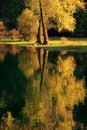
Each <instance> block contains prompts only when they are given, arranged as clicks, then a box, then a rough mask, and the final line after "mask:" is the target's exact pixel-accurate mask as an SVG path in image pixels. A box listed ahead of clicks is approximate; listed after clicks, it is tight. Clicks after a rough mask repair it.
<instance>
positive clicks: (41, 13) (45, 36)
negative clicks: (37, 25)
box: [39, 0, 48, 44]
mask: <svg viewBox="0 0 87 130" xmlns="http://www.w3.org/2000/svg"><path fill="white" fill-rule="evenodd" d="M39 5H40V17H41V20H42V29H43V37H44V42H43V44H47V43H48V34H47V29H46V23H45V18H44V10H43V6H42V0H39Z"/></svg>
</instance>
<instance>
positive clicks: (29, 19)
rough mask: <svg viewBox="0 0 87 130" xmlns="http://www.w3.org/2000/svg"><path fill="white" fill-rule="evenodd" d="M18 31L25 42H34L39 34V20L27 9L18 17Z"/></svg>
mask: <svg viewBox="0 0 87 130" xmlns="http://www.w3.org/2000/svg"><path fill="white" fill-rule="evenodd" d="M18 30H19V32H20V34H22V36H23V38H24V40H32V39H34V38H35V37H36V35H37V32H38V19H37V17H36V16H35V15H34V14H33V12H32V11H31V10H29V9H25V10H24V11H23V13H22V14H21V15H20V16H19V17H18Z"/></svg>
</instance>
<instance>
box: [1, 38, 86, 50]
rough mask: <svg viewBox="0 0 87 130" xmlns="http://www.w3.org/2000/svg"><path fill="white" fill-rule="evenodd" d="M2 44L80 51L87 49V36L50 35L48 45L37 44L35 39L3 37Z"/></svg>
mask: <svg viewBox="0 0 87 130" xmlns="http://www.w3.org/2000/svg"><path fill="white" fill-rule="evenodd" d="M0 44H12V45H19V46H29V47H39V48H44V49H50V50H58V49H59V50H78V51H81V50H83V51H87V38H65V37H62V38H58V37H54V38H52V37H50V38H49V42H48V45H40V44H38V43H37V44H35V41H20V40H17V39H15V40H11V39H3V40H0Z"/></svg>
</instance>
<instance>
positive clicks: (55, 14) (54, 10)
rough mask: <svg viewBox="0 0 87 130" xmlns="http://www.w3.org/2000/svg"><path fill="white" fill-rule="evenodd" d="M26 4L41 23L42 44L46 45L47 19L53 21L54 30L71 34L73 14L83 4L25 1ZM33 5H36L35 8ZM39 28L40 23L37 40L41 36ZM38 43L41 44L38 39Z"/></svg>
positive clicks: (56, 0)
mask: <svg viewBox="0 0 87 130" xmlns="http://www.w3.org/2000/svg"><path fill="white" fill-rule="evenodd" d="M26 3H27V5H29V8H30V9H31V10H33V12H34V13H35V15H37V16H38V18H39V21H40V22H41V21H42V29H43V35H44V32H45V35H44V43H46V44H47V42H48V41H47V33H46V23H49V19H53V20H54V21H55V22H56V28H57V30H58V31H59V32H60V31H62V30H67V31H71V32H73V31H74V28H75V25H76V20H75V18H74V13H76V12H77V10H78V9H80V8H84V2H83V1H82V0H77V1H75V0H48V1H46V0H37V1H35V0H26ZM34 3H37V6H36V4H34ZM47 3H49V4H47ZM39 9H40V10H39ZM40 19H41V20H40ZM45 20H46V22H45ZM40 28H41V23H40V24H39V31H38V38H41V36H39V35H42V34H41V32H40V30H41V29H40ZM38 41H39V42H41V41H42V40H41V39H39V40H38Z"/></svg>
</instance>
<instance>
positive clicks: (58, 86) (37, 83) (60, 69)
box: [0, 45, 87, 130]
mask: <svg viewBox="0 0 87 130" xmlns="http://www.w3.org/2000/svg"><path fill="white" fill-rule="evenodd" d="M86 93H87V53H86V52H84V53H80V52H75V51H73V52H71V51H70V52H69V51H68V52H66V51H57V50H56V51H52V50H51V51H50V50H44V49H41V48H37V49H36V48H29V47H20V48H17V47H10V46H9V45H8V47H3V46H2V49H1V50H0V117H2V115H3V114H4V113H6V112H7V111H9V112H11V113H12V116H13V117H14V118H15V119H19V120H20V122H23V121H24V122H26V123H27V124H29V126H30V129H31V130H86V129H87V96H86ZM30 129H29V130H30Z"/></svg>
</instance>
